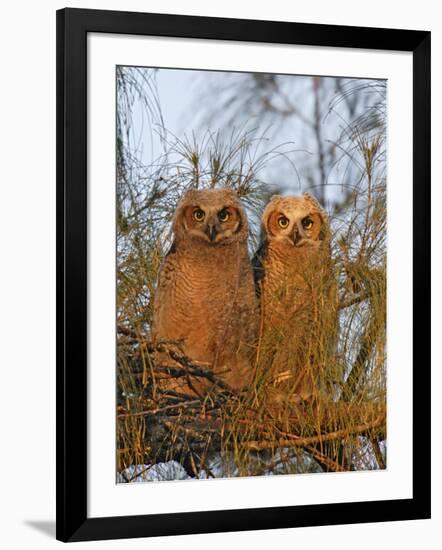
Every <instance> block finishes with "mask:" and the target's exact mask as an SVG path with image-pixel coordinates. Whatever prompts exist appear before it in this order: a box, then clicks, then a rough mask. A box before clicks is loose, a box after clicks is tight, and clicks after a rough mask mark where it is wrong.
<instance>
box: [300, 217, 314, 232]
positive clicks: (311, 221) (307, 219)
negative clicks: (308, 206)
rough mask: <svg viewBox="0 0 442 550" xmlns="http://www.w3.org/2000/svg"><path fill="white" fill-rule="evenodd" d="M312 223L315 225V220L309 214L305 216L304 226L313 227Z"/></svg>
mask: <svg viewBox="0 0 442 550" xmlns="http://www.w3.org/2000/svg"><path fill="white" fill-rule="evenodd" d="M312 225H313V220H312V219H311V218H309V217H308V216H307V218H304V219H303V220H302V227H303V228H304V229H311V227H312Z"/></svg>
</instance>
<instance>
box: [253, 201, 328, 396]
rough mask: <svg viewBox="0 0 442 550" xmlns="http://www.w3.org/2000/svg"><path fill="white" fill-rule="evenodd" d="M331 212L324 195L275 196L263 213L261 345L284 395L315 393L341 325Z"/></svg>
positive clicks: (258, 267)
mask: <svg viewBox="0 0 442 550" xmlns="http://www.w3.org/2000/svg"><path fill="white" fill-rule="evenodd" d="M329 236H330V229H329V224H328V218H327V215H326V214H325V212H324V210H323V209H322V208H321V206H320V205H319V203H318V201H317V200H316V199H315V198H314V197H313V196H311V195H310V194H308V193H304V194H303V195H302V196H299V197H293V196H279V195H276V196H274V197H272V199H271V200H270V202H269V203H268V205H267V207H266V208H265V210H264V213H263V216H262V238H261V245H260V247H259V249H258V251H257V252H256V254H255V257H254V260H253V264H254V274H255V283H256V290H257V294H258V296H259V298H260V303H261V334H260V344H259V347H260V349H261V350H262V352H261V353H262V354H264V356H265V360H266V362H267V364H268V365H269V373H270V382H271V384H270V385H271V386H273V387H274V388H276V389H275V395H278V399H279V400H293V401H296V402H299V401H303V400H307V399H310V398H312V397H313V396H314V394H315V392H316V391H317V390H318V388H319V386H320V384H321V374H322V372H323V371H324V368H325V362H326V361H327V360H328V359H327V357H326V356H327V353H328V350H329V349H330V342H331V341H332V340H333V339H334V334H335V331H336V295H335V285H334V281H333V274H332V267H331V253H330V239H329Z"/></svg>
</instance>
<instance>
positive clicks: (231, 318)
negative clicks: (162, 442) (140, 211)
mask: <svg viewBox="0 0 442 550" xmlns="http://www.w3.org/2000/svg"><path fill="white" fill-rule="evenodd" d="M172 231H173V244H172V247H171V248H170V251H169V252H168V254H167V255H166V257H165V259H164V261H163V263H162V266H161V268H160V271H159V277H158V284H157V288H156V292H155V297H154V315H153V337H154V339H155V340H157V341H158V340H172V341H177V342H179V343H180V346H181V350H182V352H183V353H184V354H185V355H186V356H188V357H189V358H190V359H191V360H192V361H195V362H197V363H203V364H204V365H206V366H207V368H210V369H211V370H212V371H213V372H214V373H215V375H217V376H218V377H219V378H220V379H221V380H222V381H224V382H225V383H226V384H228V385H229V386H230V387H231V388H234V389H240V388H241V387H242V386H244V385H245V384H247V380H248V377H249V375H250V368H251V367H250V364H251V358H252V356H253V353H254V346H255V344H256V326H257V301H256V294H255V287H254V278H253V270H252V266H251V262H250V258H249V255H248V249H247V239H248V223H247V217H246V213H245V211H244V209H243V207H242V205H241V203H240V200H239V198H238V195H237V194H236V192H235V191H233V190H231V189H227V188H221V189H204V190H202V189H201V190H197V189H192V190H189V191H187V192H186V194H185V195H184V197H183V198H182V200H181V201H180V203H179V204H178V207H177V209H176V212H175V216H174V220H173V226H172ZM199 382H200V383H198V381H195V379H192V383H191V384H189V383H188V381H187V382H186V380H185V379H182V385H181V386H182V387H181V388H180V389H181V391H182V392H184V393H187V394H189V393H191V394H192V393H193V394H195V393H196V394H199V395H200V394H201V393H202V392H204V391H207V381H204V379H200V380H199ZM174 389H175V390H176V389H177V388H174Z"/></svg>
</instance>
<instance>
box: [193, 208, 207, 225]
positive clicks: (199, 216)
mask: <svg viewBox="0 0 442 550" xmlns="http://www.w3.org/2000/svg"><path fill="white" fill-rule="evenodd" d="M204 216H205V214H204V211H203V210H201V208H195V210H194V211H193V219H194V220H196V221H197V222H202V221H203V220H204Z"/></svg>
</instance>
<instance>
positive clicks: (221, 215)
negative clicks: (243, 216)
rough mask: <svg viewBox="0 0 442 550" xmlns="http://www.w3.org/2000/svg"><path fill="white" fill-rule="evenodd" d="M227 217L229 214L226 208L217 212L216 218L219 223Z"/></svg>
mask: <svg viewBox="0 0 442 550" xmlns="http://www.w3.org/2000/svg"><path fill="white" fill-rule="evenodd" d="M229 218H230V214H229V212H228V211H227V210H226V209H224V210H221V212H218V219H219V221H220V222H221V223H224V222H226V221H227V220H228V219H229Z"/></svg>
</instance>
